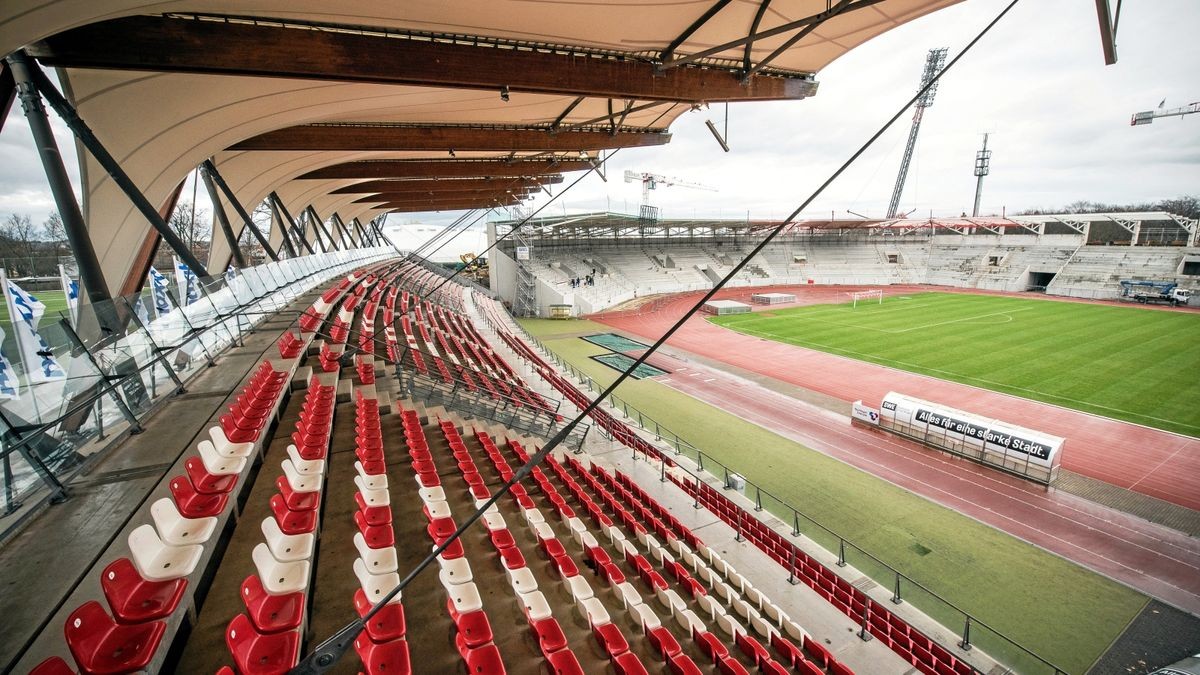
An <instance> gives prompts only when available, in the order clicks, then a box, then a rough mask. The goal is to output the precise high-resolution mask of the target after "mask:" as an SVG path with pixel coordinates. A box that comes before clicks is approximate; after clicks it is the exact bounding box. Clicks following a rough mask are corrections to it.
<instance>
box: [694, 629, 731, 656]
mask: <svg viewBox="0 0 1200 675" xmlns="http://www.w3.org/2000/svg"><path fill="white" fill-rule="evenodd" d="M692 638H693V639H694V640H695V641H696V645H697V646H699V647H700V651H702V652H704V655H705V656H707V657H708V658H709V659H710V660H711V661H712V662H713V663H720V662H721V660H722V659H724V658H725V657H727V656H729V647H726V646H725V643H724V642H722V641H721V638H719V637H717V636H716V635H714V634H712V633H709V632H708V631H704V632H700V631H695V632H694V633H693V634H692Z"/></svg>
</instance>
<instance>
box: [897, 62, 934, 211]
mask: <svg viewBox="0 0 1200 675" xmlns="http://www.w3.org/2000/svg"><path fill="white" fill-rule="evenodd" d="M945 64H946V49H945V48H944V47H942V48H939V49H930V50H929V53H928V54H927V55H926V56H925V69H924V70H923V71H921V86H920V87H918V88H917V89H918V90H920V89H923V88H924V87H925V85H927V84H929V81H930V80H932V79H933V78H934V77H935V76H936V75H937V74H938V73H939V72H941V70H942V66H943V65H945ZM936 93H937V83H936V82H934V84H933V86H932V87H930V88H929V89H928V90H927V91H926V92H925V93H924V94H922V95H921V98H918V99H917V102H916V103H914V104H913V121H912V129H911V130H909V132H908V145H906V146H904V158H903V159H901V160H900V173H899V174H897V176H896V187H895V188H894V189H893V190H892V201H891V203H890V204H888V210H887V217H888V218H895V217H896V212H897V211H898V210H899V209H900V195H902V194H904V181H905V179H907V178H908V165H909V164H910V163H912V155H913V150H914V149H915V148H916V147H917V132H919V131H920V130H921V118H922V117H924V116H925V109H926V108H928V107H929V106H931V105H933V96H934V94H936Z"/></svg>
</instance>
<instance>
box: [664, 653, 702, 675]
mask: <svg viewBox="0 0 1200 675" xmlns="http://www.w3.org/2000/svg"><path fill="white" fill-rule="evenodd" d="M667 668H668V669H669V670H670V671H671V672H672V673H675V675H701V672H702V671H701V670H700V668H699V667H698V666H697V665H696V662H695V661H693V660H692V657H690V656H688V655H687V654H676V655H675V656H672V657H671V658H670V659H668V660H667Z"/></svg>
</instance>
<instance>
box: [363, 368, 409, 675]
mask: <svg viewBox="0 0 1200 675" xmlns="http://www.w3.org/2000/svg"><path fill="white" fill-rule="evenodd" d="M354 408H355V418H354V430H355V449H354V454H355V462H354V473H355V475H354V487H355V493H354V501H355V504H356V506H357V510H356V511H355V512H354V524H355V527H356V528H357V529H358V532H356V533H355V534H354V540H353V542H354V548H355V550H356V551H357V553H358V556H357V557H356V558H355V559H354V562H353V564H352V568H353V570H354V575H355V577H356V578H357V579H358V583H359V588H357V589H355V591H354V597H353V603H354V609H355V611H357V612H358V615H359V617H360V618H362V619H363V620H364V627H365V628H364V631H363V633H362V634H360V635H359V636H358V637H357V638H356V639H355V640H354V650H355V651H356V652H357V653H358V656H359V659H361V661H362V664H363V668H364V669H365V671H366V672H367V673H368V675H383V674H391V673H394V674H397V675H407V674H408V673H411V672H412V663H411V660H410V658H409V650H408V642H407V639H406V637H405V635H406V630H407V625H406V623H405V617H404V606H403V605H402V604H401V597H400V595H399V594H397V595H396V597H394V598H392V599H390V600H389V601H388V602H387V603H386V604H384V605H383V606H381V607H379V608H378V609H375V605H377V604H378V603H380V602H382V601H383V599H384V598H385V597H386V596H387V594H388V593H390V592H391V591H392V589H394V588H395V587H396V586H398V585H399V584H400V575H399V563H398V558H397V554H396V545H395V544H396V540H395V532H394V530H393V528H392V509H391V488H390V486H389V485H388V478H387V471H386V467H387V464H386V456H385V454H384V444H383V431H382V426H381V423H380V414H379V400H378V399H376V398H373V397H369V396H366V395H364V394H363V393H362V390H361V389H360V390H358V391H357V392H356V393H355V399H354Z"/></svg>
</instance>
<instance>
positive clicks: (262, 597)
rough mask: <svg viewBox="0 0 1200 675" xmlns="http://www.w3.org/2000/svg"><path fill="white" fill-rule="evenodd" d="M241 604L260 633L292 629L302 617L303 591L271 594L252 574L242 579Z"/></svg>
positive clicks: (298, 623)
mask: <svg viewBox="0 0 1200 675" xmlns="http://www.w3.org/2000/svg"><path fill="white" fill-rule="evenodd" d="M242 604H243V605H245V606H246V611H247V612H248V613H249V616H250V621H251V622H252V623H253V624H254V627H255V628H256V629H258V632H260V633H279V632H281V631H285V630H293V629H295V628H298V627H299V626H300V621H301V620H302V619H303V618H304V593H300V592H296V593H284V594H282V595H271V594H269V593H267V591H266V589H264V588H263V585H262V581H261V580H260V579H259V578H258V576H257V575H254V574H252V575H250V576H248V577H246V579H245V580H244V581H242Z"/></svg>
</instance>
